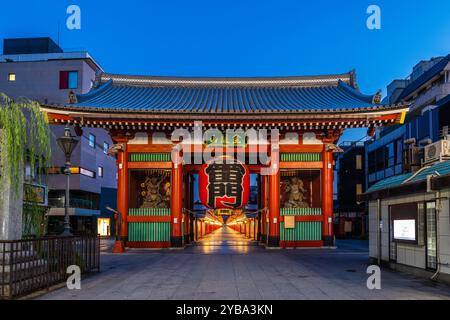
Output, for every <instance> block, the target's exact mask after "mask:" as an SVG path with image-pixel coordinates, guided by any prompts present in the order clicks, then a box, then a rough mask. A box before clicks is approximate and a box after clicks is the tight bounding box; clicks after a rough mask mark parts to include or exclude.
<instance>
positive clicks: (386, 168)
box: [365, 55, 450, 188]
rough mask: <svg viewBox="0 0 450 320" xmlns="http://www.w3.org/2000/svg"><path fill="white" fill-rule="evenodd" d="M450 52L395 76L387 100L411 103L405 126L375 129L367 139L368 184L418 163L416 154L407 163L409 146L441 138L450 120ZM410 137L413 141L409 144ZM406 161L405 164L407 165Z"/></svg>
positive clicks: (424, 143) (366, 166)
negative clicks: (404, 75) (404, 76)
mask: <svg viewBox="0 0 450 320" xmlns="http://www.w3.org/2000/svg"><path fill="white" fill-rule="evenodd" d="M449 71H450V55H448V56H445V57H439V58H433V59H431V60H427V61H421V62H419V63H418V64H417V65H416V66H415V67H414V68H413V71H412V73H411V75H410V76H409V77H408V79H406V80H394V81H393V82H392V83H391V84H390V85H389V86H388V96H387V97H386V99H385V102H386V103H398V102H400V101H402V102H405V103H408V104H410V112H409V113H408V116H407V117H406V119H405V124H404V125H402V126H392V127H389V128H384V129H381V130H379V131H377V132H376V134H375V136H374V139H372V140H369V141H367V143H366V150H365V155H366V157H365V158H366V161H365V170H366V172H367V180H366V188H369V187H370V186H372V185H373V184H375V183H376V182H378V181H380V180H383V179H385V178H389V177H391V176H395V175H400V174H402V173H404V172H406V171H408V170H409V169H410V166H411V165H414V166H419V167H420V162H419V163H414V162H417V159H418V158H416V159H415V160H414V159H408V163H404V161H403V159H404V158H406V154H407V153H408V152H411V151H408V149H411V148H413V147H416V148H419V147H423V146H424V145H426V144H430V143H433V142H436V141H438V140H440V139H441V138H442V137H443V136H445V134H446V133H447V132H448V126H449V124H450V112H449V105H450V103H449V102H450V100H449V96H450V77H449ZM405 141H409V142H410V145H406V144H405ZM405 165H406V166H405Z"/></svg>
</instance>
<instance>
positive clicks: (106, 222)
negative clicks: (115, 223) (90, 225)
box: [97, 218, 111, 236]
mask: <svg viewBox="0 0 450 320" xmlns="http://www.w3.org/2000/svg"><path fill="white" fill-rule="evenodd" d="M110 223H111V219H110V218H98V219H97V232H98V234H100V235H101V236H109V235H110V234H111V233H110V232H111V230H110V227H111V226H110Z"/></svg>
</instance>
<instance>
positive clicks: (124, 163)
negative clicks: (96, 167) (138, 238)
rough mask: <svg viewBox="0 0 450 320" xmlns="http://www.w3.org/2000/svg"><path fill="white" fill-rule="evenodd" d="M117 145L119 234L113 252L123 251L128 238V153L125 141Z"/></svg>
mask: <svg viewBox="0 0 450 320" xmlns="http://www.w3.org/2000/svg"><path fill="white" fill-rule="evenodd" d="M117 146H118V148H117V150H118V151H117V161H116V163H117V211H118V212H119V214H120V222H118V220H119V217H118V218H117V219H116V223H119V226H120V230H118V228H116V230H117V231H118V233H119V234H118V235H117V236H118V237H117V238H116V241H115V243H114V247H113V252H114V253H122V252H125V243H126V241H127V240H128V222H127V217H128V154H127V151H126V143H118V144H117Z"/></svg>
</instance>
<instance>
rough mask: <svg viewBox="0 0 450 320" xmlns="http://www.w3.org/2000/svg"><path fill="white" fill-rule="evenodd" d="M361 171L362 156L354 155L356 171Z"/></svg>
mask: <svg viewBox="0 0 450 320" xmlns="http://www.w3.org/2000/svg"><path fill="white" fill-rule="evenodd" d="M361 169H362V155H360V154H357V155H356V170H361Z"/></svg>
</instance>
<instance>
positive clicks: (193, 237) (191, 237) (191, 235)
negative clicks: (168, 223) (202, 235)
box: [189, 233, 195, 242]
mask: <svg viewBox="0 0 450 320" xmlns="http://www.w3.org/2000/svg"><path fill="white" fill-rule="evenodd" d="M189 238H190V242H194V241H195V236H194V234H193V233H191V234H190V235H189Z"/></svg>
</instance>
